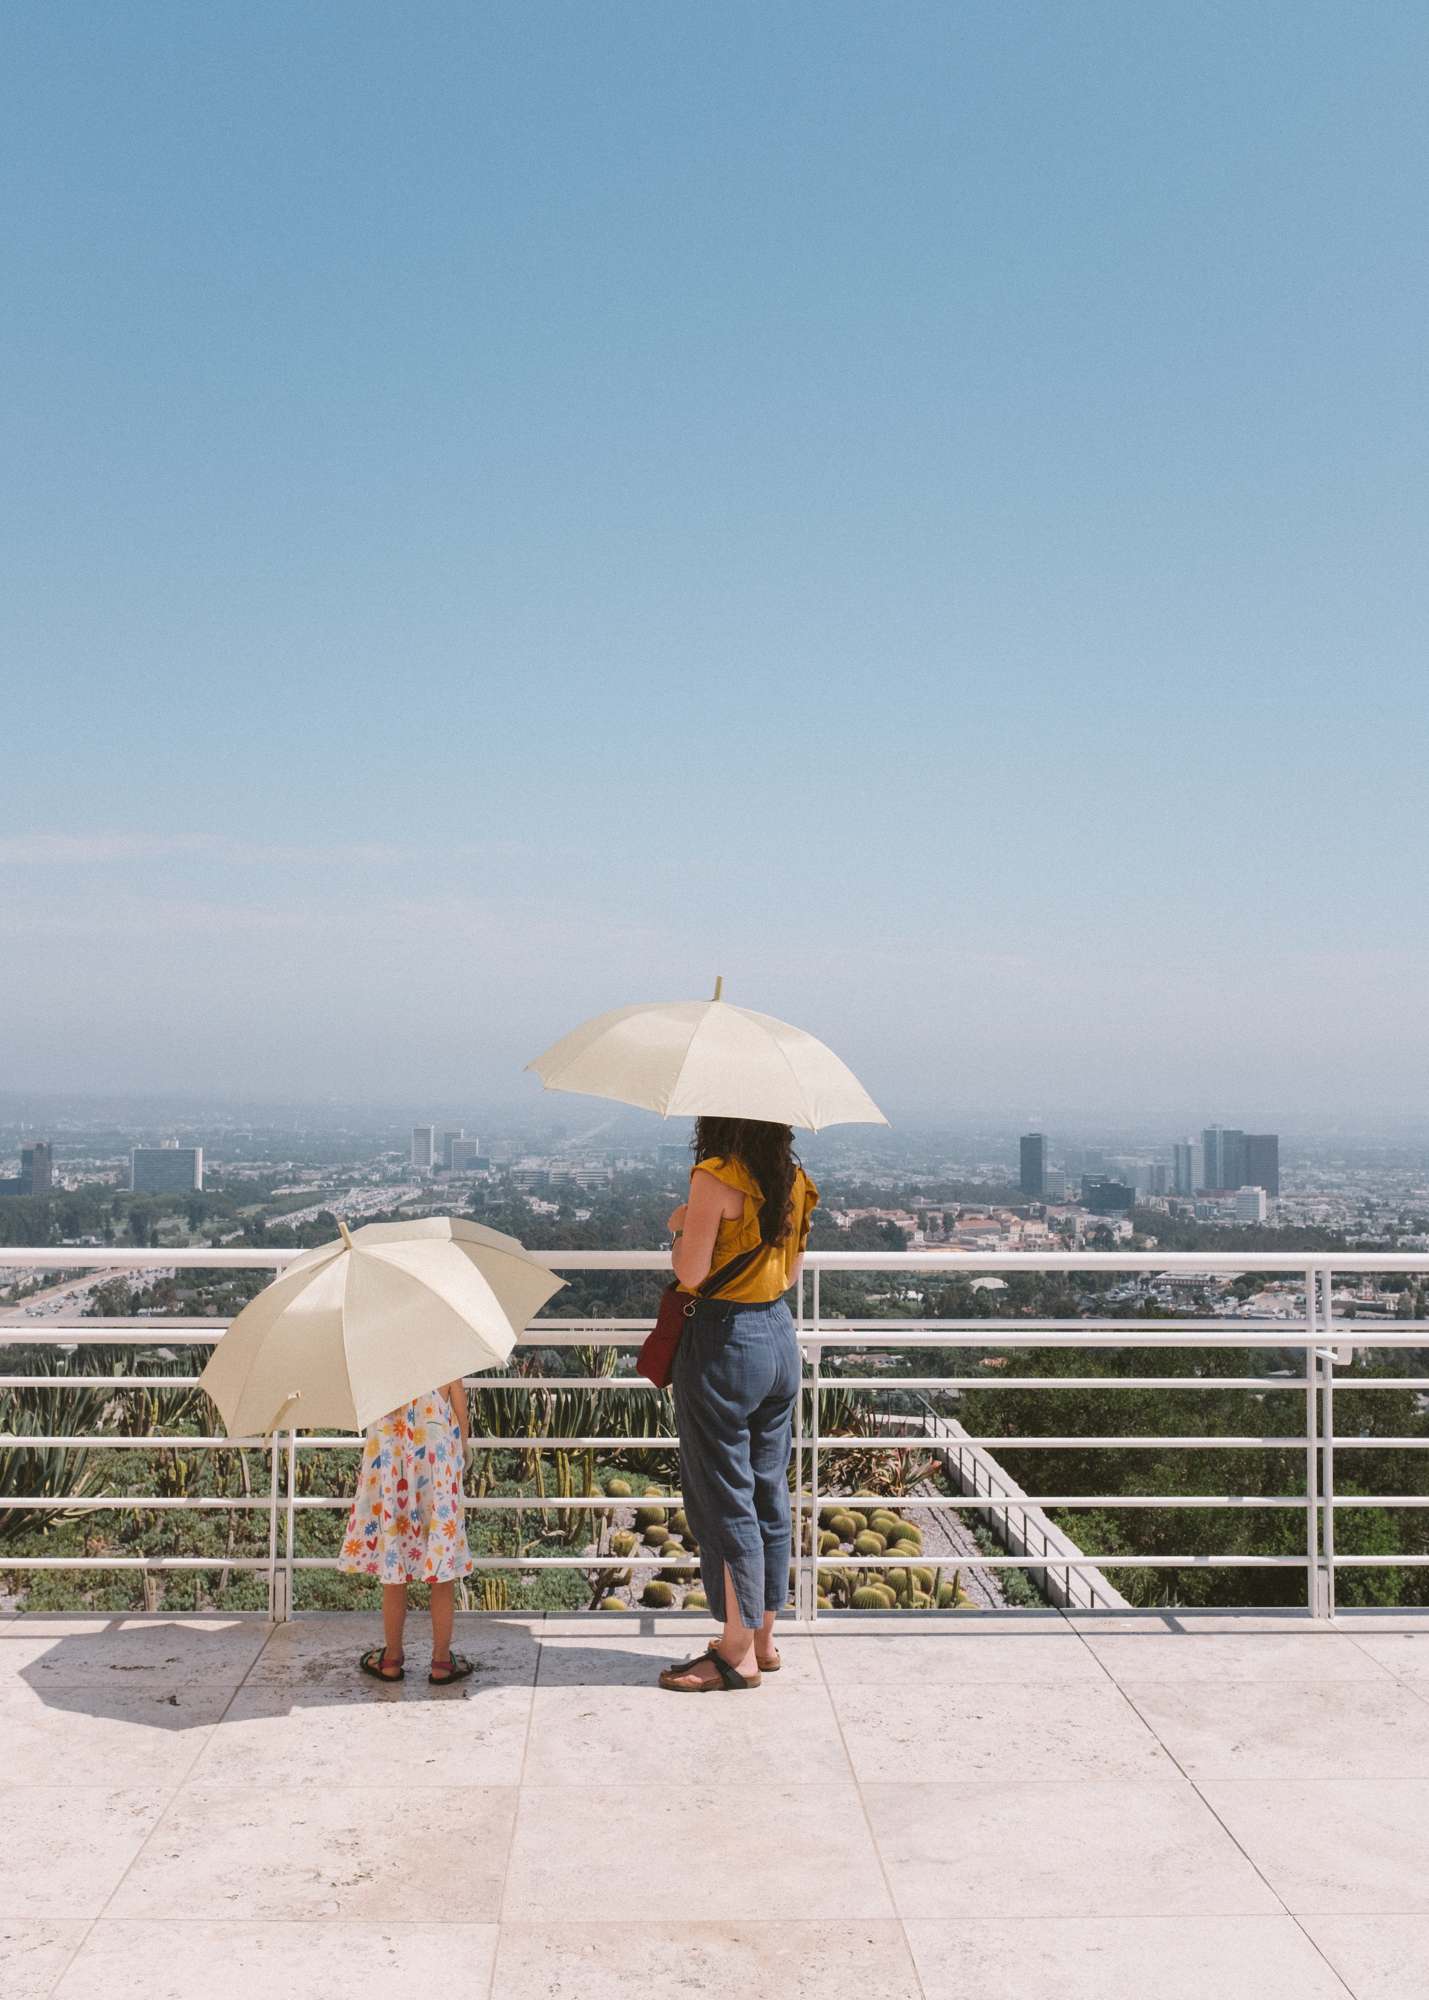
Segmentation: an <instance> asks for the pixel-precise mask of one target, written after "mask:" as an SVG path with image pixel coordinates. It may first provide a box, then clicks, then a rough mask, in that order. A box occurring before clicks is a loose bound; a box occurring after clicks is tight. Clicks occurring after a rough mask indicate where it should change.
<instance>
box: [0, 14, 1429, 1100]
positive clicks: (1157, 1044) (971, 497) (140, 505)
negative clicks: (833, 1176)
mask: <svg viewBox="0 0 1429 2000" xmlns="http://www.w3.org/2000/svg"><path fill="white" fill-rule="evenodd" d="M1427 58H1429V15H1426V14H1425V12H1424V10H1423V9H1422V8H1420V7H1418V6H1417V5H1407V4H1396V3H1395V0H1377V3H1376V4H1374V5H1363V4H1362V5H1355V4H1345V3H1344V0H1340V4H1335V5H1320V4H1304V0H1297V4H1295V5H1288V4H1286V5H1275V4H1255V5H1252V6H1247V5H1244V4H1241V0H1236V4H1226V5H1217V4H1204V5H1199V6H1197V7H1194V8H1182V9H1174V10H1173V9H1161V8H1146V7H1144V6H1141V5H1137V4H1132V3H1131V0H1126V4H1118V5H1098V4H1079V5H1078V6H1077V7H1074V8H1073V7H1066V6H1063V5H1060V4H1057V5H1045V6H1036V5H1019V6H1013V7H1008V6H1005V5H1003V4H996V5H994V4H983V5H978V4H974V5H959V6H957V7H949V6H946V5H942V4H939V5H917V4H907V3H906V0H899V4H897V5H894V4H891V0H890V4H868V0H860V4H856V5H840V4H829V0H820V4H817V5H808V6H804V5H781V6H780V7H778V8H769V7H767V6H764V5H753V4H749V5H741V4H735V5H722V6H720V7H718V8H700V9H697V8H694V7H686V6H668V5H656V4H653V0H650V4H638V5H637V4H626V5H619V6H616V5H608V6H604V7H593V6H590V5H589V4H580V5H556V4H543V5H541V6H539V7H531V6H524V5H523V6H516V5H505V4H499V5H491V4H487V5H483V6H482V7H480V8H469V7H465V6H453V5H433V6H426V7H422V8H420V9H418V8H411V9H397V8H390V7H372V6H366V5H362V4H353V0H344V3H343V4H342V5H331V6H325V5H300V6H296V7H294V6H291V5H281V6H279V5H262V4H254V5H251V6H248V7H245V8H242V9H238V8H225V9H209V8H194V7H192V6H190V5H187V4H184V5H173V6H159V5H150V4H146V0H136V4H134V5H131V6H127V7H125V8H122V9H115V10H105V9H98V8H85V7H74V8H62V9H61V8H55V7H53V6H50V5H39V4H24V3H23V0H21V4H17V5H15V6H12V7H11V8H9V9H7V10H6V18H5V22H4V25H3V29H0V168H3V174H4V184H5V187H6V189H7V199H6V203H5V213H4V217H3V223H0V227H3V232H4V244H3V258H4V267H5V270H6V272H7V278H8V284H7V290H8V304H7V309H6V311H5V313H4V314H3V315H0V426H3V430H2V431H0V510H3V516H4V520H5V523H6V529H5V535H4V543H3V551H2V552H0V648H3V660H4V672H5V680H6V685H7V690H8V692H7V695H6V700H5V706H4V720H3V723H2V724H0V741H3V745H4V768H5V771H6V774H7V776H8V778H9V784H8V786H7V796H8V808H7V812H6V815H5V825H4V829H3V831H0V1015H3V1020H4V1029H5V1032H4V1036H3V1051H4V1053H3V1057H0V1066H3V1071H4V1073H3V1074H0V1084H3V1085H5V1086H6V1087H10V1088H22V1087H50V1088H59V1087H63V1086H69V1087H74V1088H100V1087H112V1088H131V1087H135V1088H137V1087H146V1088H147V1087H165V1086H169V1087H197V1086H206V1087H209V1088H213V1087H218V1088H224V1089H230V1090H233V1091H239V1092H241V1091H244V1090H249V1089H254V1090H256V1089H265V1090H267V1089H274V1088H276V1089H281V1090H284V1091H291V1092H294V1093H298V1094H301V1093H302V1092H304V1091H305V1090H310V1091H311V1093H312V1094H313V1095H315V1096H317V1095H322V1094H325V1093H327V1092H330V1091H333V1090H337V1089H340V1088H342V1087H343V1086H344V1084H345V1083H347V1082H350V1081H351V1080H352V1079H353V1078H354V1077H360V1078H361V1079H362V1080H363V1082H364V1084H365V1085H366V1086H367V1090H368V1093H369V1094H370V1095H373V1096H380V1097H384V1098H387V1097H390V1098H392V1099H393V1100H400V1099H401V1098H403V1097H404V1096H412V1097H413V1098H416V1097H418V1096H420V1095H421V1094H422V1093H424V1092H436V1091H440V1090H441V1089H443V1088H447V1087H451V1088H455V1087H457V1086H458V1085H459V1086H460V1089H461V1095H462V1100H463V1101H469V1099H470V1097H471V1096H472V1095H474V1094H475V1095H480V1094H481V1093H482V1092H490V1093H491V1094H492V1095H493V1096H500V1095H501V1094H502V1093H505V1092H508V1091H509V1092H510V1093H511V1094H513V1095H515V1096H517V1097H518V1098H519V1097H520V1096H521V1095H522V1088H521V1084H520V1082H519V1080H515V1079H516V1071H517V1068H518V1067H519V1063H520V1062H521V1061H522V1060H524V1058H525V1057H526V1056H527V1055H529V1054H532V1053H534V1052H535V1051H536V1050H537V1049H538V1048H539V1047H541V1046H543V1045H544V1044H545V1043H546V1042H547V1041H549V1040H552V1039H554V1037H555V1036H556V1035H557V1034H558V1033H560V1032H562V1031H563V1030H564V1029H565V1028H566V1027H568V1026H570V1025H571V1024H572V1023H573V1022H574V1021H575V1020H576V1019H579V1018H580V1017H581V1016H583V1015H584V1014H586V1013H589V1012H592V1011H595V1010H596V1009H597V1008H600V1007H604V1006H609V1005H614V1004H618V1003H620V1002H623V1001H626V1000H628V999H635V998H644V997H659V996H664V995H670V996H674V995H684V994H688V993H698V992H700V991H702V990H703V989H704V988H705V986H706V985H707V983H708V982H709V980H710V979H711V978H712V977H713V974H714V973H715V972H722V973H723V974H724V975H725V977H726V980H727V982H728V990H729V993H730V996H731V997H733V998H736V999H744V1000H746V1001H747V1002H748V1003H749V1004H751V1005H755V1006H760V1007H763V1008H765V1009H767V1010H768V1011H770V1012H774V1013H779V1014H783V1015H785V1016H787V1017H789V1018H793V1019H796V1020H800V1021H804V1022H806V1023H807V1024H808V1025H810V1026H812V1027H815V1028H817V1029H819V1030H820V1031H822V1032H824V1033H825V1034H826V1035H827V1036H828V1038H829V1039H830V1040H832V1041H833V1042H834V1043H835V1045H836V1046H838V1047H839V1049H840V1050H841V1052H842V1053H844V1054H845V1055H846V1056H848V1058H849V1059H850V1060H851V1061H853V1062H854V1064H855V1066H856V1067H857V1068H858V1069H859V1070H860V1072H861V1073H862V1074H863V1075H864V1076H865V1077H866V1079H867V1080H868V1082H869V1084H870V1087H871V1088H873V1089H874V1091H875V1094H876V1095H878V1096H879V1097H880V1098H881V1099H883V1100H885V1101H886V1102H887V1103H888V1105H889V1107H890V1109H893V1110H895V1111H896V1112H901V1113H903V1114H904V1115H912V1114H914V1113H915V1112H916V1113H918V1114H921V1115H924V1116H927V1115H938V1114H939V1113H940V1112H943V1111H946V1112H947V1113H948V1114H949V1115H952V1114H961V1113H963V1112H966V1111H984V1110H994V1111H1002V1112H1006V1113H1008V1114H1009V1115H1015V1116H1023V1115H1026V1116H1029V1117H1030V1116H1047V1117H1051V1116H1053V1115H1055V1114H1057V1113H1058V1112H1062V1113H1066V1112H1071V1111H1075V1110H1078V1109H1087V1110H1091V1109H1100V1110H1104V1111H1106V1112H1108V1113H1113V1114H1115V1113H1121V1112H1129V1111H1137V1112H1140V1111H1146V1110H1152V1111H1157V1110H1160V1109H1162V1108H1164V1109H1165V1110H1166V1112H1167V1115H1168V1117H1169V1116H1176V1117H1177V1118H1178V1119H1179V1117H1181V1116H1182V1115H1183V1114H1184V1115H1186V1116H1190V1115H1193V1114H1203V1115H1205V1116H1207V1117H1210V1116H1213V1115H1219V1116H1225V1117H1227V1118H1228V1119H1231V1120H1234V1119H1236V1118H1237V1117H1239V1116H1242V1115H1244V1116H1245V1117H1247V1118H1248V1117H1250V1116H1252V1115H1262V1114H1267V1113H1272V1112H1282V1113H1285V1114H1289V1113H1291V1112H1300V1113H1304V1112H1307V1111H1312V1110H1314V1109H1315V1108H1317V1107H1321V1106H1323V1107H1325V1108H1326V1109H1334V1110H1337V1111H1343V1110H1347V1109H1353V1108H1357V1107H1363V1108H1364V1109H1365V1110H1366V1111H1371V1110H1374V1111H1377V1110H1381V1109H1391V1108H1403V1107H1404V1105H1405V1101H1406V1096H1412V1094H1413V1090H1414V1088H1415V1087H1416V1085H1417V1079H1418V1078H1419V1077H1421V1076H1422V1075H1423V1074H1424V1062H1425V1058H1426V1056H1429V1033H1426V1029H1425V1026H1424V1019H1425V1011H1426V1010H1425V1005H1424V1000H1423V995H1424V992H1425V989H1426V979H1427V978H1429V948H1426V946H1425V944H1424V942H1423V938H1422V916H1423V911H1424V890H1423V885H1424V879H1425V832H1424V812H1423V806H1422V771H1423V767H1424V760H1425V750H1426V719H1427V718H1426V709H1427V708H1429V696H1426V685H1425V664H1426V663H1425V646H1424V636H1423V635H1424V622H1425V609H1426V605H1425V598H1426V590H1425V578H1426V567H1425V521H1426V499H1429V495H1426V490H1425V489H1426V485H1427V484H1429V480H1426V471H1425V467H1426V454H1425V446H1426V435H1425V431H1426V425H1425V416H1426V386H1425V369H1424V346H1425V338H1424V337H1425V324H1426V305H1429V259H1426V236H1425V231H1424V227H1423V194H1424V186H1425V179H1426V167H1429V143H1426V139H1425V133H1426V131H1429V120H1426V112H1429V103H1426V98H1429V90H1426V85H1425V77H1426V75H1429V65H1427V64H1426V59H1427ZM1410 1078H1413V1079H1415V1083H1413V1084H1411V1083H1410V1082H1409V1079H1410Z"/></svg>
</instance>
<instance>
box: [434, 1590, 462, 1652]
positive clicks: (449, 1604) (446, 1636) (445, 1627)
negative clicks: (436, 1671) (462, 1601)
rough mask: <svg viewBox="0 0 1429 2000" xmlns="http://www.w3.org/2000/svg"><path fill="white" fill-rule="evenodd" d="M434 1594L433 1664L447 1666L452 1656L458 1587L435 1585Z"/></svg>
mask: <svg viewBox="0 0 1429 2000" xmlns="http://www.w3.org/2000/svg"><path fill="white" fill-rule="evenodd" d="M430 1588H431V1593H432V1664H433V1666H445V1665H446V1663H447V1661H448V1660H450V1658H451V1656H452V1620H453V1618H454V1617H455V1615H456V1585H455V1584H454V1583H434V1584H432V1585H431V1586H430Z"/></svg>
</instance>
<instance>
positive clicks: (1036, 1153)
mask: <svg viewBox="0 0 1429 2000" xmlns="http://www.w3.org/2000/svg"><path fill="white" fill-rule="evenodd" d="M1018 1150H1019V1153H1020V1155H1021V1169H1022V1171H1021V1176H1020V1180H1019V1186H1020V1187H1021V1189H1022V1192H1023V1193H1024V1194H1027V1195H1032V1196H1033V1197H1034V1198H1035V1199H1036V1200H1038V1201H1041V1200H1042V1198H1043V1196H1044V1195H1045V1194H1046V1192H1047V1135H1046V1133H1045V1132H1026V1133H1024V1134H1023V1136H1022V1138H1021V1139H1020V1140H1019V1141H1018Z"/></svg>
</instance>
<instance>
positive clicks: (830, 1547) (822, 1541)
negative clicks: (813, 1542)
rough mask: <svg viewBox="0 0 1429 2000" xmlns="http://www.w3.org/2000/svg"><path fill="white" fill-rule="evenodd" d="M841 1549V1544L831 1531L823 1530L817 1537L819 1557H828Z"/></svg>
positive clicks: (828, 1529) (830, 1529)
mask: <svg viewBox="0 0 1429 2000" xmlns="http://www.w3.org/2000/svg"><path fill="white" fill-rule="evenodd" d="M842 1547H843V1543H842V1542H841V1541H840V1540H839V1538H838V1536H837V1535H836V1534H835V1533H834V1531H833V1529H832V1528H825V1530H824V1532H823V1533H822V1534H821V1535H820V1536H819V1554H820V1555H821V1556H830V1555H832V1554H833V1552H834V1550H835V1549H841V1548H842Z"/></svg>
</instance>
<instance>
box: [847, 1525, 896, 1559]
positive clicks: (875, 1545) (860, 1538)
mask: <svg viewBox="0 0 1429 2000" xmlns="http://www.w3.org/2000/svg"><path fill="white" fill-rule="evenodd" d="M853 1547H854V1553H855V1555H860V1556H881V1555H882V1554H883V1552H884V1550H885V1549H886V1548H887V1547H888V1543H887V1542H886V1541H885V1540H884V1538H883V1536H882V1535H876V1534H875V1533H874V1532H873V1529H872V1528H865V1529H864V1531H863V1533H862V1534H861V1535H856V1536H855V1537H854V1544H853Z"/></svg>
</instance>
